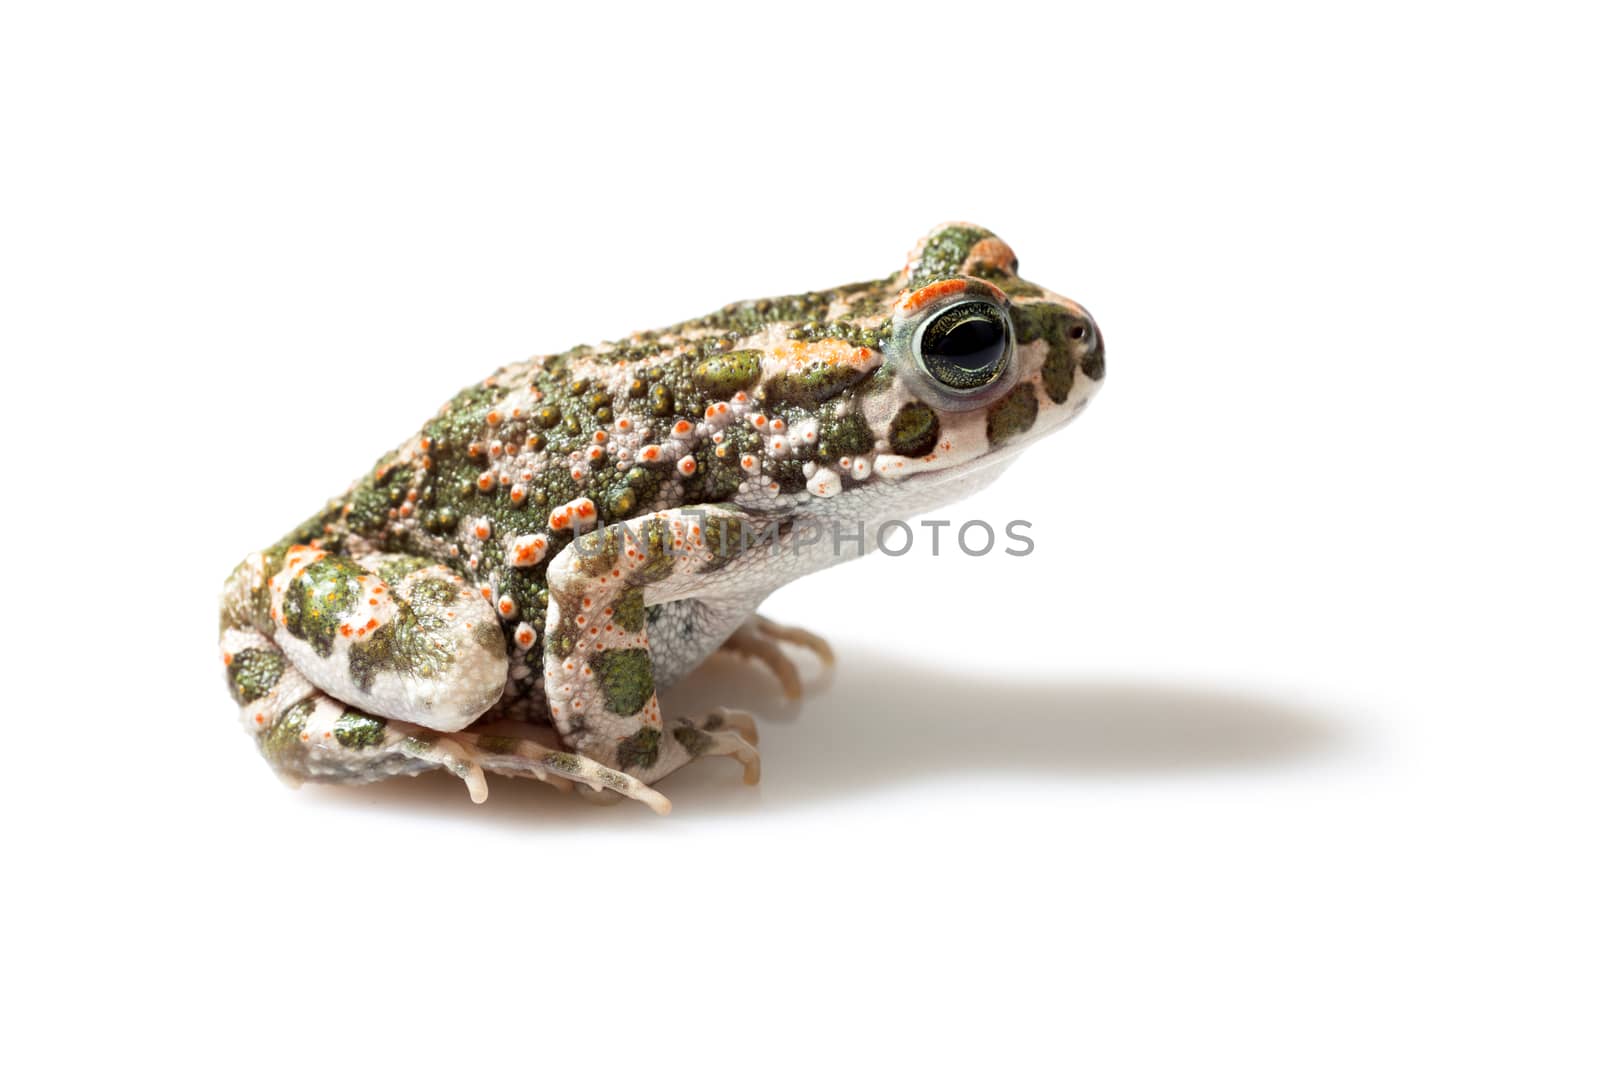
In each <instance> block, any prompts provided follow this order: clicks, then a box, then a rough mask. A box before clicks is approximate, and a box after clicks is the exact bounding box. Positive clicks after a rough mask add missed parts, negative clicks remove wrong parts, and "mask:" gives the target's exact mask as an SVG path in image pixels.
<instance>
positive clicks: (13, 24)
mask: <svg viewBox="0 0 1600 1067" xmlns="http://www.w3.org/2000/svg"><path fill="white" fill-rule="evenodd" d="M583 7H584V5H558V6H557V7H556V9H553V10H551V11H547V12H538V13H535V11H534V10H533V7H532V5H527V6H512V7H508V8H488V7H479V6H476V5H449V6H445V5H441V6H439V7H437V8H435V9H432V10H424V9H421V8H417V7H413V6H410V5H381V6H374V7H371V8H360V7H347V6H343V5H329V4H323V3H318V4H305V5H299V4H273V5H258V6H253V7H245V6H242V5H239V6H236V5H226V6H224V5H213V4H196V5H192V6H178V5H106V6H103V7H92V6H84V5H74V4H50V5H45V4H38V5H28V6H24V5H16V6H14V7H8V8H7V14H6V15H5V16H4V19H3V24H0V100H3V104H0V106H3V108H4V117H3V123H4V125H3V129H0V137H3V142H0V143H3V151H4V154H5V164H4V167H3V172H0V183H3V185H4V186H5V191H4V194H3V199H0V212H3V232H0V257H3V271H4V274H3V277H0V305H3V308H4V311H3V329H4V351H3V360H4V370H3V372H0V373H3V375H4V377H3V381H4V383H5V386H4V396H5V412H6V414H5V428H6V431H7V432H6V434H5V448H4V453H5V465H6V466H5V469H6V471H7V473H6V475H5V479H4V482H5V485H6V486H7V489H6V495H5V499H6V500H7V501H8V503H7V504H6V505H5V507H4V514H5V518H6V521H5V523H4V533H3V535H0V536H3V537H4V538H5V549H6V555H7V558H8V559H9V560H10V567H9V568H8V570H7V577H6V580H5V583H4V588H5V600H6V604H7V610H6V612H5V613H4V615H3V616H0V618H3V622H0V625H3V626H4V627H5V635H6V636H5V642H4V648H5V661H4V662H5V680H4V690H3V693H4V707H5V716H6V728H5V730H4V733H3V736H4V739H5V741H4V743H5V747H6V756H5V762H6V764H7V770H6V771H5V774H4V786H3V788H4V790H5V793H6V797H5V804H4V810H5V827H6V837H7V850H6V854H7V857H8V861H7V864H6V866H7V868H8V874H7V877H6V888H5V889H4V890H0V894H3V895H4V896H5V897H6V898H7V900H6V904H5V908H4V914H5V917H6V919H5V926H6V935H5V937H6V943H5V946H4V953H3V957H0V958H3V960H4V964H3V966H4V969H5V978H6V982H7V985H8V986H9V989H8V991H7V992H6V994H5V996H4V998H3V1000H4V1004H5V1009H4V1010H5V1012H6V1015H7V1020H8V1021H7V1023H6V1025H5V1027H4V1029H3V1038H0V1039H3V1040H4V1041H5V1042H6V1043H8V1044H10V1045H11V1046H12V1051H13V1056H12V1057H11V1058H13V1059H14V1060H15V1061H16V1062H29V1061H33V1060H38V1059H64V1058H69V1057H71V1056H73V1055H76V1054H80V1053H87V1052H93V1053H97V1054H99V1055H100V1056H102V1057H116V1058H118V1059H123V1058H126V1057H127V1056H129V1055H136V1058H138V1059H144V1058H150V1059H155V1060H158V1061H159V1060H168V1059H171V1060H177V1061H197V1060H198V1061H204V1062H216V1061H218V1060H223V1061H226V1060H231V1059H236V1058H244V1059H252V1060H253V1059H271V1060H273V1061H276V1062H280V1063H282V1062H325V1061H331V1060H338V1061H340V1062H358V1057H365V1056H367V1055H373V1056H381V1057H383V1058H384V1059H386V1060H394V1061H401V1060H410V1059H418V1060H421V1059H427V1060H429V1061H431V1062H435V1063H438V1062H455V1063H460V1062H478V1061H483V1060H489V1059H495V1060H510V1061H512V1062H524V1063H527V1062H533V1063H557V1064H560V1063H585V1064H593V1063H603V1062H638V1063H663V1062H666V1063H671V1062H692V1063H715V1062H739V1063H766V1062H783V1061H804V1062H812V1063H833V1062H852V1061H856V1060H858V1059H868V1058H871V1059H877V1060H883V1061H890V1062H897V1063H899V1062H905V1063H937V1062H983V1063H991V1062H1014V1061H1017V1060H1019V1059H1020V1058H1021V1057H1024V1056H1026V1057H1028V1058H1029V1060H1030V1061H1035V1062H1036V1061H1038V1060H1041V1059H1042V1060H1046V1061H1067V1062H1074V1063H1080V1064H1091V1065H1100V1064H1121V1063H1140V1064H1176V1063H1183V1064H1189V1063H1219V1064H1220V1063H1225V1064H1230V1065H1231V1064H1285V1063H1292V1064H1323V1063H1328V1064H1335V1063H1337V1064H1350V1063H1384V1064H1416V1063H1424V1062H1449V1063H1468V1062H1473V1063H1476V1062H1483V1063H1507V1062H1519V1063H1537V1064H1562V1063H1594V1062H1595V1057H1596V1055H1597V1054H1600V1039H1597V1034H1596V1020H1595V1014H1594V1008H1595V1003H1596V984H1597V978H1600V975H1597V963H1596V960H1597V958H1600V936H1597V933H1600V930H1597V927H1600V924H1597V920H1596V914H1595V912H1596V902H1597V900H1600V879H1597V876H1596V870H1595V865H1594V860H1595V844H1596V834H1595V816H1596V812H1597V810H1600V808H1597V803H1596V802H1597V801H1600V788H1597V784H1596V783H1597V774H1596V765H1597V761H1600V699H1597V685H1596V681H1595V666H1596V663H1595V653H1596V637H1597V632H1596V631H1597V626H1596V603H1597V593H1600V589H1597V586H1600V581H1597V569H1596V554H1595V545H1596V543H1597V540H1600V539H1597V534H1600V531H1597V529H1596V525H1597V524H1596V508H1595V497H1596V492H1595V489H1596V479H1595V460H1596V458H1597V449H1596V444H1597V441H1596V433H1595V428H1594V409H1595V405H1596V402H1597V397H1600V372H1597V369H1596V368H1597V357H1600V351H1597V344H1596V340H1595V338H1596V326H1595V308H1596V292H1597V282H1600V278H1597V270H1596V262H1597V251H1596V249H1597V247H1600V226H1597V225H1596V223H1597V219H1596V215H1597V210H1596V190H1597V189H1600V180H1597V179H1600V173H1597V168H1596V165H1595V147H1596V140H1595V114H1594V105H1595V101H1596V98H1597V92H1600V85H1597V78H1596V75H1595V64H1594V56H1593V47H1592V46H1593V39H1594V35H1593V26H1592V25H1589V26H1583V25H1579V24H1578V21H1577V20H1576V19H1573V18H1569V17H1564V16H1563V15H1562V14H1561V12H1560V11H1559V10H1556V9H1546V8H1543V7H1542V6H1541V5H1528V4H1518V5H1506V6H1505V7H1504V8H1502V9H1499V10H1496V9H1493V8H1490V7H1480V6H1475V5H1448V6H1443V5H1442V6H1440V7H1439V8H1437V9H1428V8H1423V7H1417V6H1406V5H1395V4H1378V5H1361V4H1339V5H1330V6H1328V7H1327V8H1326V9H1325V10H1324V11H1323V12H1322V13H1315V12H1310V11H1309V10H1300V9H1291V8H1286V7H1283V6H1282V5H1267V4H1264V5H1261V6H1260V7H1258V8H1252V7H1249V6H1235V5H1230V6H1227V7H1225V8H1218V9H1212V10H1206V11H1204V12H1203V13H1202V12H1201V11H1200V10H1198V9H1195V10H1191V9H1189V8H1186V7H1182V6H1174V7H1172V8H1159V7H1144V6H1137V5H1109V4H1108V5H1104V6H1103V9H1102V10H1101V11H1099V12H1092V11H1069V10H1066V9H1062V8H1057V7H1053V6H1048V5H1008V4H1002V3H992V2H991V3H985V4H982V5H960V6H950V7H941V6H940V5H937V4H930V3H923V4H918V5H914V6H912V5H906V6H904V7H902V8H900V9H899V10H896V11H893V12H882V13H879V12H877V11H876V10H873V9H870V8H868V7H867V6H866V5H844V6H840V7H833V6H831V5H826V4H816V3H805V4H789V5H783V6H781V7H778V6H771V7H757V6H755V5H750V6H747V7H742V8H733V9H729V10H726V11H721V12H716V13H702V12H695V11H690V10H687V9H684V8H682V7H680V6H679V5H660V6H659V7H657V8H656V9H655V10H654V11H653V12H651V13H641V12H624V11H620V10H611V9H604V10H592V11H591V10H587V9H586V10H584V11H583V12H580V11H579V9H580V8H583ZM1573 13H1574V14H1575V11H1574V12H1573ZM949 218H970V219H972V220H974V221H977V222H980V223H982V224H983V225H986V226H988V227H990V228H992V229H994V230H995V231H997V232H998V233H999V234H1001V235H1002V236H1003V237H1005V238H1006V239H1007V240H1008V241H1010V242H1011V243H1012V245H1013V246H1014V247H1015V248H1016V249H1017V251H1018V253H1019V255H1020V257H1021V263H1022V267H1023V274H1024V275H1026V276H1027V277H1029V278H1031V279H1034V280H1037V281H1039V282H1042V283H1044V284H1046V285H1048V286H1049V287H1051V288H1053V289H1056V290H1058V291H1060V292H1063V293H1066V294H1068V295H1071V296H1073V297H1075V298H1077V299H1079V300H1081V301H1082V302H1083V303H1084V304H1085V305H1086V306H1087V307H1089V308H1090V309H1091V310H1092V311H1093V312H1094V313H1095V315H1096V316H1097V318H1098V320H1099V322H1100V323H1101V325H1102V327H1103V329H1104V331H1105V334H1106V336H1107V338H1108V344H1109V357H1108V363H1109V373H1108V376H1107V379H1106V386H1105V388H1104V390H1103V391H1102V392H1101V394H1100V396H1099V398H1098V399H1097V400H1096V401H1095V403H1094V404H1093V405H1091V407H1090V408H1089V410H1088V411H1087V412H1086V413H1085V415H1084V416H1083V418H1082V419H1081V420H1080V421H1079V422H1078V423H1077V424H1076V425H1074V426H1073V427H1071V428H1069V429H1068V430H1066V431H1065V432H1063V433H1062V434H1060V435H1058V436H1055V437H1052V438H1050V439H1049V440H1048V441H1047V442H1045V443H1044V444H1042V445H1041V446H1040V447H1039V448H1037V449H1036V450H1034V451H1032V452H1030V453H1029V454H1028V455H1026V456H1024V457H1023V459H1022V460H1021V461H1019V462H1018V463H1017V464H1016V466H1015V467H1014V468H1013V469H1012V470H1011V471H1010V472H1008V474H1007V475H1006V476H1005V477H1004V478H1003V479H1001V480H1000V481H999V482H998V483H997V484H995V485H994V486H993V487H992V488H990V489H989V490H988V491H986V492H984V493H983V494H982V495H980V496H978V497H975V498H973V499H971V500H969V501H967V502H966V503H964V504H962V505H960V506H959V507H956V508H953V509H951V510H950V511H949V512H948V513H947V514H946V515H945V517H948V518H953V519H957V520H962V519H966V518H973V517H982V518H989V519H991V520H995V519H1009V518H1026V519H1029V520H1031V521H1032V522H1033V523H1034V524H1035V537H1036V540H1037V543H1038V550H1037V551H1036V552H1035V553H1034V554H1033V555H1032V556H1031V557H1029V558H1026V559H1021V560H1018V559H1012V558H1009V557H1004V556H992V557H987V558H982V559H968V558H965V557H963V556H961V555H959V554H954V555H951V554H948V553H946V554H942V555H941V556H940V557H939V558H933V557H932V556H931V555H930V554H929V553H928V552H927V551H926V550H925V545H924V546H923V548H919V550H918V551H916V552H913V553H912V554H911V555H908V556H906V557H905V558H902V559H898V560H895V559H887V558H881V557H877V558H872V559H869V560H867V561H864V562H860V563H857V564H853V565H851V566H848V567H844V568H840V569H838V570H835V571H832V572H829V573H826V574H822V575H818V576H815V577H813V578H811V579H808V580H806V581H804V582H802V583H800V584H798V585H795V586H793V587H790V588H788V589H785V590H783V591H782V592H781V593H779V594H778V595H776V596H775V597H774V598H773V599H772V600H771V601H770V602H769V611H770V614H772V615H774V616H776V617H778V618H780V619H782V620H784V621H788V622H793V623H799V624H804V625H806V626H809V627H812V628H814V629H816V630H819V631H821V632H823V633H825V634H826V635H828V636H829V637H831V638H832V639H833V641H834V642H835V645H836V647H837V649H838V651H839V653H840V658H841V663H840V666H839V669H838V671H837V674H836V676H835V678H834V679H833V681H832V683H831V685H830V686H828V687H826V688H824V689H822V690H821V691H820V692H818V693H817V694H816V695H814V696H813V697H811V698H810V699H809V700H808V701H807V702H806V704H805V705H804V707H803V708H801V709H796V708H791V707H786V706H785V705H784V704H783V702H782V701H781V699H780V698H779V697H778V695H777V692H776V687H775V685H774V684H773V683H772V681H771V680H770V678H768V677H766V676H764V675H763V674H762V673H761V672H760V671H758V670H756V669H754V668H748V667H744V666H741V665H738V664H733V665H728V666H722V667H719V668H717V669H715V670H714V671H711V672H710V673H709V674H708V675H703V676H701V677H699V678H697V679H695V680H694V681H692V682H691V683H690V684H689V686H688V687H686V688H684V689H682V690H679V691H678V692H676V693H674V694H671V699H670V700H669V704H668V706H669V711H670V710H671V709H672V708H673V707H676V708H680V709H685V710H692V709H693V708H697V707H699V706H700V705H701V704H702V703H704V702H705V701H708V700H722V701H732V702H737V703H742V704H743V705H745V706H747V707H750V708H751V709H752V710H754V711H756V712H757V713H759V714H760V715H761V716H762V719H763V725H764V730H763V752H764V758H765V774H766V776H765V780H764V781H763V783H762V784H761V786H760V787H759V788H757V789H747V788H745V787H743V786H741V785H740V784H739V781H738V774H737V768H736V767H734V766H733V765H732V764H731V763H726V762H724V763H723V764H722V765H703V766H696V767H693V768H691V769H689V770H687V771H685V772H684V773H682V774H680V775H677V776H675V777H673V778H672V779H670V780H669V781H668V782H667V783H666V785H665V789H666V791H667V792H668V793H669V795H671V796H672V798H673V799H674V802H675V804H676V810H675V811H674V813H673V814H672V815H671V816H670V817H668V818H666V819H661V818H657V817H655V816H653V815H652V814H650V813H649V812H648V811H647V810H645V809H643V808H642V807H632V806H628V807H615V808H592V807H588V806H584V805H580V804H577V803H574V802H569V801H566V800H564V799H563V798H561V797H558V796H556V795H554V794H553V793H552V794H550V795H546V794H547V793H548V792H549V791H548V790H543V789H542V788H541V787H539V786H537V785H532V784H526V785H524V784H521V783H509V784H508V783H506V782H500V781H496V782H494V783H492V795H491V797H490V800H489V803H488V804H487V806H485V807H482V808H474V807H473V806H472V805H471V804H469V803H468V801H467V798H466V796H465V792H464V790H462V789H460V787H459V786H458V785H457V784H455V783H453V782H451V781H446V780H443V779H438V780H429V779H424V780H418V781H407V782H402V783H395V784H393V785H386V786H381V787H374V788H370V789H366V790H355V791H350V790H346V791H341V790H338V789H332V788H315V787H307V788H305V789H302V790H300V791H298V792H291V791H289V790H286V789H284V788H283V787H282V786H280V785H279V784H278V783H277V781H276V780H275V779H274V778H273V777H272V775H271V774H270V773H269V772H268V770H267V768H266V767H265V766H264V765H263V764H262V763H261V761H260V760H259V759H258V758H257V756H256V755H255V753H254V750H253V747H252V746H251V744H250V743H249V741H248V740H247V739H246V737H245V736H244V735H243V733H242V732H241V731H240V729H239V728H238V725H237V722H236V712H235V709H234V707H233V704H232V702H231V701H230V700H229V699H228V697H227V695H226V693H225V690H224V686H223V684H222V680H221V672H220V667H219V665H218V662H217V659H216V653H215V650H214V647H213V641H214V637H215V621H214V620H215V617H216V616H215V606H214V597H215V594H216V590H217V587H218V585H219V583H220V581H221V579H222V577H223V576H224V575H225V574H226V573H227V571H228V570H229V568H230V567H231V566H232V564H233V563H234V562H235V561H236V560H237V559H238V558H240V557H241V556H242V555H243V554H245V553H246V552H247V551H249V550H252V549H254V548H257V547H259V546H261V545H263V544H266V543H268V542H270V541H271V540H273V539H275V538H276V537H277V536H278V535H279V534H281V533H282V532H283V531H284V530H285V529H287V528H288V527H289V526H290V525H291V524H293V523H294V522H296V521H298V520H299V519H300V518H301V517H303V516H304V515H305V514H307V513H308V512H309V511H310V510H311V509H312V508H313V507H315V506H316V505H318V504H319V503H320V502H321V501H322V500H323V499H324V498H325V497H326V496H327V495H329V494H331V493H333V492H335V491H337V490H339V489H341V488H342V487H343V485H344V484H345V483H346V482H348V481H349V480H350V479H351V478H353V477H355V476H356V475H358V474H359V473H361V472H362V471H363V470H364V469H365V468H366V467H367V466H368V465H369V464H370V463H371V462H372V460H373V459H374V458H375V457H376V456H377V455H378V454H379V453H380V452H381V451H382V450H384V449H385V448H387V447H388V446H389V445H391V444H393V443H394V442H396V441H397V440H399V439H401V438H402V437H404V436H405V435H406V434H408V433H409V432H410V431H411V430H413V429H414V428H415V427H416V426H417V425H418V424H419V423H420V421H421V420H422V419H423V418H425V417H426V416H427V415H428V414H429V413H431V412H432V411H433V409H434V408H435V407H436V406H437V405H438V404H439V403H440V402H441V401H443V400H444V399H445V398H447V397H448V396H449V395H451V394H452V393H453V392H454V391H455V390H456V389H457V388H459V387H460V386H462V385H463V384H465V383H467V382H470V381H472V380H474V379H476V378H478V377H480V376H482V375H483V374H484V373H486V372H487V371H489V370H491V369H493V368H494V367H496V366H498V365H499V364H501V363H504V362H507V361H510V360H514V359H519V358H522V357H524V356H527V355H530V354H534V353H539V352H550V351H556V350H560V349H563V348H566V347H568V346H570V345H571V344H573V343H575V342H578V341H589V340H602V339H606V338H610V337H615V336H618V335H621V334H625V333H627V332H628V331H630V330H633V329H635V328H643V327H651V326H658V325H662V324H664V323H667V322H672V321H676V320H678V319H681V318H684V317H686V316H689V315H695V314H699V313H701V312H704V311H707V310H710V309H711V308H714V307H717V306H720V305H721V304H723V303H725V302H727V301H729V300H733V299H737V298H742V297H748V296H761V295H770V294H774V293H787V292H794V291H799V290H803V289H810V288H818V287H826V286H829V285H833V284H836V283H841V282H846V281H852V280H857V279H860V278H866V277H877V276H881V275H884V274H887V273H889V272H890V271H892V270H894V269H896V268H897V267H898V266H899V265H900V263H901V261H902V259H903V257H904V254H905V252H906V250H907V249H908V248H909V247H910V245H911V243H912V242H913V241H914V240H915V239H916V238H917V237H918V236H919V235H920V234H922V233H923V232H924V231H926V230H927V229H928V228H929V227H930V226H932V225H934V224H935V223H937V222H939V221H942V220H945V219H949Z"/></svg>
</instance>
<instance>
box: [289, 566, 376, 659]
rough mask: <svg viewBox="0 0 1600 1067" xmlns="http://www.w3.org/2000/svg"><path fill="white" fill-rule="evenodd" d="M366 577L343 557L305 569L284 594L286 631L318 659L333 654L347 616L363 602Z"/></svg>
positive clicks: (360, 569)
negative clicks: (314, 651)
mask: <svg viewBox="0 0 1600 1067" xmlns="http://www.w3.org/2000/svg"><path fill="white" fill-rule="evenodd" d="M366 573H367V572H366V571H365V570H364V569H362V567H361V566H360V565H359V564H357V563H356V562H355V561H354V560H350V559H347V558H345V557H344V556H324V557H323V558H321V559H319V560H317V561H316V562H315V563H313V564H311V565H310V566H308V567H306V569H305V570H303V571H301V572H300V574H299V576H298V577H296V578H295V580H294V581H292V582H290V583H289V588H288V590H287V591H285V593H284V596H283V624H284V628H285V629H287V630H288V631H289V632H290V633H291V634H293V635H294V636H296V637H298V638H300V639H301V640H303V641H305V642H307V643H308V644H310V645H311V647H312V648H314V649H316V651H317V655H319V656H326V655H328V654H330V653H331V652H332V651H333V642H334V639H335V638H336V637H338V635H339V627H340V626H341V625H342V624H343V623H344V621H345V620H344V616H345V614H346V613H347V612H349V611H350V610H351V609H352V608H354V607H355V606H356V605H357V604H359V603H360V602H361V596H362V593H361V578H362V577H363V576H364V575H365V574H366Z"/></svg>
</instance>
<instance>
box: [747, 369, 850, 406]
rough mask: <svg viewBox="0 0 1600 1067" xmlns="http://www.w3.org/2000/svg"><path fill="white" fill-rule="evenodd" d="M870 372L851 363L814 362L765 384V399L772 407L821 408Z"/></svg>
mask: <svg viewBox="0 0 1600 1067" xmlns="http://www.w3.org/2000/svg"><path fill="white" fill-rule="evenodd" d="M873 369H874V368H872V367H863V366H862V365H861V364H859V363H856V362H854V361H851V360H840V361H839V362H837V363H829V362H827V361H826V360H821V359H814V360H812V361H811V362H810V363H807V364H806V365H805V366H804V367H802V368H801V369H800V370H798V371H796V372H795V373H793V374H786V375H784V376H783V377H781V378H775V379H773V380H772V381H770V382H768V383H767V385H766V386H765V388H766V390H767V399H768V400H769V401H771V402H773V403H796V404H807V405H810V404H820V403H822V401H824V400H828V399H830V398H832V397H835V396H838V395H839V394H840V393H842V392H844V391H845V390H846V389H848V388H850V386H852V385H854V384H855V383H856V382H858V381H860V380H861V379H862V378H865V377H866V376H867V375H868V374H870V373H871V372H872V370H873Z"/></svg>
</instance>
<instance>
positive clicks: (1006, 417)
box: [988, 382, 1039, 445]
mask: <svg viewBox="0 0 1600 1067" xmlns="http://www.w3.org/2000/svg"><path fill="white" fill-rule="evenodd" d="M1038 414H1039V398H1038V396H1036V395H1035V394H1034V392H1033V383H1031V382H1023V383H1022V384H1021V385H1019V386H1017V387H1016V388H1015V389H1013V390H1011V392H1009V393H1007V394H1006V395H1005V397H1004V399H1002V400H1000V401H999V402H998V403H996V404H995V405H994V406H993V407H991V408H990V409H989V419H988V427H989V443H990V444H991V445H1003V444H1005V443H1006V442H1007V441H1009V440H1010V439H1011V438H1013V437H1015V436H1017V435H1018V434H1023V433H1027V432H1028V431H1029V430H1030V429H1032V428H1033V420H1034V419H1035V418H1036V417H1038Z"/></svg>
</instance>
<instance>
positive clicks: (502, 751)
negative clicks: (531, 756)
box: [478, 736, 517, 756]
mask: <svg viewBox="0 0 1600 1067" xmlns="http://www.w3.org/2000/svg"><path fill="white" fill-rule="evenodd" d="M478 748H479V749H481V750H482V751H484V752H488V753H490V754H491V755H495V756H509V755H511V753H513V752H515V751H516V750H517V739H516V738H515V737H492V736H485V737H479V738H478Z"/></svg>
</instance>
